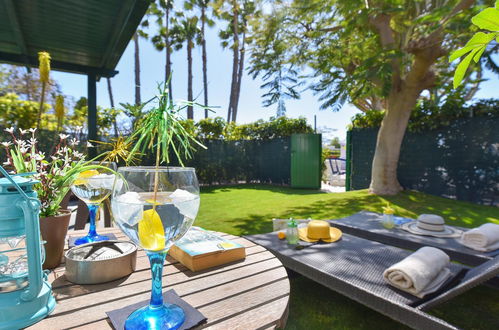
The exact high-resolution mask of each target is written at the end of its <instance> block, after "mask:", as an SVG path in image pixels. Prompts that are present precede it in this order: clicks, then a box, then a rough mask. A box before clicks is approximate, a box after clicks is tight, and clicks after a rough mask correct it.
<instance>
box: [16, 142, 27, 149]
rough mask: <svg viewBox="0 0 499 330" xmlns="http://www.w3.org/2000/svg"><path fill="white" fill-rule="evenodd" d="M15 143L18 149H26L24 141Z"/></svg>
mask: <svg viewBox="0 0 499 330" xmlns="http://www.w3.org/2000/svg"><path fill="white" fill-rule="evenodd" d="M16 143H17V145H18V146H19V147H20V148H25V147H26V141H24V140H17V141H16Z"/></svg>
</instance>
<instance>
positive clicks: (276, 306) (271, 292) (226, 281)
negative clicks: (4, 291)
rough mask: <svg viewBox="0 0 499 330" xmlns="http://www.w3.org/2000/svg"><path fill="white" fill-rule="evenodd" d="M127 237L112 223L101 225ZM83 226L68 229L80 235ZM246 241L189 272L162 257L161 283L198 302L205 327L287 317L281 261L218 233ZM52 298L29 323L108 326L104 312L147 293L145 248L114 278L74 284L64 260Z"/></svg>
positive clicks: (52, 326) (55, 326)
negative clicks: (241, 255) (235, 252)
mask: <svg viewBox="0 0 499 330" xmlns="http://www.w3.org/2000/svg"><path fill="white" fill-rule="evenodd" d="M99 232H100V233H102V234H105V233H113V234H115V235H116V236H117V237H118V239H127V238H126V237H125V236H124V235H123V234H122V233H121V232H120V231H119V230H118V229H117V228H103V229H101V230H99ZM84 234H86V231H71V232H70V235H72V236H78V235H80V236H81V235H84ZM218 234H219V235H223V236H224V237H226V238H229V239H233V240H235V241H237V242H238V243H241V244H243V245H244V246H246V252H247V257H246V259H245V260H243V261H239V262H234V263H230V264H226V265H222V266H219V267H216V268H213V269H209V270H206V271H201V272H191V271H190V270H188V269H187V268H186V267H184V266H183V265H181V264H180V263H178V262H176V261H175V260H174V259H171V258H168V260H167V262H166V263H165V267H164V272H163V276H164V281H163V284H164V289H166V290H168V289H175V291H176V292H177V294H179V295H180V296H181V297H182V298H183V299H184V300H185V301H186V302H188V303H189V304H191V305H192V306H194V307H196V308H198V309H199V310H200V311H201V312H202V313H203V314H204V315H205V316H206V317H207V318H208V321H207V323H206V324H204V325H203V327H207V328H209V329H228V328H230V329H238V327H239V326H243V328H244V329H251V328H253V327H254V328H259V327H266V328H268V327H272V326H274V325H277V324H279V325H281V326H282V325H283V324H284V323H285V321H286V318H287V306H288V300H289V292H290V288H289V280H288V278H287V273H286V270H285V269H284V267H283V266H282V264H281V262H280V261H279V260H278V259H277V258H275V257H274V255H273V254H271V253H270V252H268V251H267V250H266V249H264V248H263V247H261V246H259V245H255V244H254V243H252V242H250V241H248V240H246V239H244V238H242V237H236V236H232V235H228V234H223V233H218ZM49 278H50V279H51V281H52V283H53V291H54V296H55V297H56V300H57V301H58V304H57V306H56V309H55V311H54V312H53V313H52V315H51V316H49V317H48V318H46V319H44V320H42V321H41V322H39V323H37V324H35V325H33V326H32V327H30V329H67V328H76V329H109V328H110V323H109V321H108V319H107V316H106V314H105V312H106V311H111V310H114V309H117V308H122V307H125V306H127V305H130V304H133V303H136V302H138V301H146V300H148V299H149V298H150V291H151V274H150V268H149V261H148V259H147V257H146V255H145V252H144V251H142V250H139V251H138V253H137V270H136V271H135V272H134V273H132V274H131V275H130V276H128V277H126V278H124V279H120V280H117V281H113V282H109V283H103V284H96V285H77V284H73V283H71V282H68V281H67V280H66V279H65V276H64V265H62V266H61V267H59V268H57V269H55V270H54V271H53V272H52V273H51V274H50V277H49Z"/></svg>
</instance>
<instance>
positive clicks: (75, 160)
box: [2, 127, 99, 269]
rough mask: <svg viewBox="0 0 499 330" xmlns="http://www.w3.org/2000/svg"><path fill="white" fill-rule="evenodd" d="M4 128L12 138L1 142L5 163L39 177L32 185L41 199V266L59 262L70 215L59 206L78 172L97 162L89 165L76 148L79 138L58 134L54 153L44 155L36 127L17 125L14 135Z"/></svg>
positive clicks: (9, 129) (93, 166)
mask: <svg viewBox="0 0 499 330" xmlns="http://www.w3.org/2000/svg"><path fill="white" fill-rule="evenodd" d="M5 131H6V132H7V133H8V134H9V135H10V138H11V141H6V142H2V145H3V146H4V148H5V150H6V154H7V161H6V162H4V165H9V166H11V167H13V168H14V169H15V171H16V172H17V173H33V178H35V179H36V180H38V181H40V183H38V184H36V185H35V186H34V188H35V190H36V192H37V194H38V198H39V200H40V203H41V209H40V231H41V234H42V238H43V240H44V241H46V243H45V251H46V258H45V262H44V264H43V267H44V268H45V269H47V268H55V267H57V266H58V265H59V264H60V262H61V258H62V254H63V251H64V243H65V237H66V234H67V230H68V225H69V220H70V218H71V212H70V211H69V210H65V209H61V203H62V202H63V200H64V198H65V196H66V195H67V194H68V192H69V190H70V187H71V185H72V184H73V182H74V181H75V180H76V179H77V178H78V176H79V175H80V173H82V172H84V171H88V170H90V169H93V168H96V167H99V166H98V165H89V162H86V161H85V160H84V155H83V154H82V153H80V152H79V151H77V150H76V146H78V145H79V143H80V142H79V141H78V140H77V139H75V138H71V139H70V138H69V136H68V135H66V134H59V142H58V144H57V145H56V146H55V148H54V151H53V153H52V154H51V155H50V156H46V155H45V153H43V152H42V151H40V150H39V149H38V148H37V143H38V140H37V139H36V137H35V132H36V128H31V129H29V130H23V129H19V133H18V134H17V136H16V132H15V130H14V128H12V127H11V128H7V129H5ZM28 131H29V132H28Z"/></svg>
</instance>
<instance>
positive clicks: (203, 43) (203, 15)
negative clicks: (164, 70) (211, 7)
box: [201, 6, 208, 118]
mask: <svg viewBox="0 0 499 330" xmlns="http://www.w3.org/2000/svg"><path fill="white" fill-rule="evenodd" d="M205 25H206V8H205V7H204V6H202V7H201V48H202V59H203V90H204V106H205V107H207V106H208V68H207V61H208V60H207V58H206V39H205ZM204 118H208V109H204Z"/></svg>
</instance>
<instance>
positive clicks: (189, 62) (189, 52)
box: [187, 40, 194, 119]
mask: <svg viewBox="0 0 499 330" xmlns="http://www.w3.org/2000/svg"><path fill="white" fill-rule="evenodd" d="M192 99H193V96H192V40H187V101H189V102H192ZM187 119H194V111H193V108H192V105H189V106H188V107H187Z"/></svg>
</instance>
